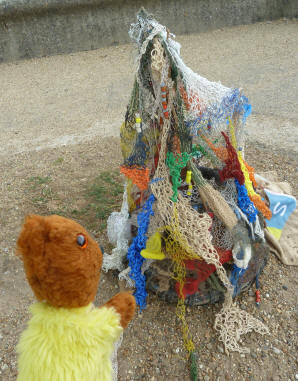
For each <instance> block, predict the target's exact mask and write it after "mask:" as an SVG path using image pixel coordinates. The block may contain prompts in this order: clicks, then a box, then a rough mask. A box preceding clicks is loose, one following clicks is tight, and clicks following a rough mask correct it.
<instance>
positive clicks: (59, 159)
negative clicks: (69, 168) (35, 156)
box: [54, 157, 64, 165]
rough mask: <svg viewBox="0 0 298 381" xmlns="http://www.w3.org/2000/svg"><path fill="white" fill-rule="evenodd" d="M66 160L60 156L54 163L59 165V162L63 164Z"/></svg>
mask: <svg viewBox="0 0 298 381" xmlns="http://www.w3.org/2000/svg"><path fill="white" fill-rule="evenodd" d="M63 161H64V159H63V157H58V158H57V159H56V160H55V161H54V164H55V165H59V164H62V163H63Z"/></svg>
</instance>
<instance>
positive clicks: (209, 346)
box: [206, 343, 212, 351]
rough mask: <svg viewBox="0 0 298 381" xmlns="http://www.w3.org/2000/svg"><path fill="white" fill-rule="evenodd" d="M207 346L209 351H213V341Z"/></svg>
mask: <svg viewBox="0 0 298 381" xmlns="http://www.w3.org/2000/svg"><path fill="white" fill-rule="evenodd" d="M206 347H207V349H208V350H209V351H211V349H212V344H211V343H208V344H207V345H206Z"/></svg>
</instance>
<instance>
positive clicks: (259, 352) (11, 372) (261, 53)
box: [0, 20, 298, 381]
mask: <svg viewBox="0 0 298 381" xmlns="http://www.w3.org/2000/svg"><path fill="white" fill-rule="evenodd" d="M295 31H296V32H297V22H294V21H286V20H283V21H279V22H275V23H269V24H268V23H261V24H256V25H255V26H244V27H236V28H230V29H225V30H222V31H215V32H210V33H206V34H202V35H200V36H197V37H196V38H195V36H193V37H192V36H184V37H181V38H179V41H180V42H182V45H183V47H185V53H186V55H187V57H188V59H186V62H187V63H188V64H191V66H192V67H193V68H194V69H195V70H198V71H199V68H200V67H201V70H200V73H201V74H202V75H206V76H207V77H208V78H210V79H218V78H221V79H222V82H223V83H226V84H227V85H229V86H231V82H232V81H233V82H234V84H235V85H237V82H239V83H240V85H241V84H242V83H243V85H242V86H243V87H244V85H245V84H246V83H247V90H248V91H247V93H248V95H249V96H250V98H251V100H252V103H253V107H254V109H255V110H256V111H255V113H254V114H253V115H252V119H253V120H254V121H255V122H254V121H252V122H249V123H250V124H248V137H249V141H248V143H247V148H246V159H247V161H248V163H250V164H251V165H253V166H254V167H255V168H256V170H257V172H258V171H266V170H272V169H274V170H276V171H277V172H278V175H279V178H280V180H281V181H283V180H286V181H288V182H289V183H290V184H291V185H292V187H293V194H294V195H296V197H297V190H298V176H297V168H298V165H297V164H298V160H297V147H296V145H295V139H296V137H297V135H298V132H297V125H298V123H297V109H295V108H293V102H294V99H295V97H296V100H295V101H297V96H296V95H297V93H296V91H297V87H295V86H297V83H298V82H297V80H296V81H295V80H294V78H297V68H296V69H295V70H296V71H295V70H294V68H293V67H294V65H293V55H294V54H295V48H294V44H293V36H294V34H295ZM296 35H297V33H296ZM215 41H217V43H215ZM244 42H245V43H246V47H247V46H248V47H252V46H253V43H256V46H257V48H256V50H255V56H254V58H255V63H254V68H252V65H253V63H252V61H251V59H252V58H251V56H252V55H251V54H250V53H247V54H244V53H243V52H244V51H246V49H243V44H244ZM192 44H193V45H192ZM196 44H198V45H196ZM208 44H209V45H208ZM235 44H236V45H235ZM237 44H238V45H237ZM202 45H203V46H205V47H206V46H210V50H209V51H210V53H208V50H207V53H208V54H207V53H206V50H203V51H202V54H201V52H200V57H199V58H197V59H195V58H194V56H195V55H194V54H193V52H194V51H199V50H198V47H199V46H202ZM229 46H230V47H231V49H232V51H233V52H234V53H235V54H236V52H237V47H238V48H239V50H240V49H242V53H243V54H241V52H238V56H237V60H234V61H233V60H232V59H230V58H229V54H228V53H227V52H226V49H227V47H229ZM274 46H277V47H278V48H277V50H276V49H274ZM129 49H131V48H130V47H129V46H128V47H119V48H109V49H103V50H100V51H97V52H88V53H78V54H77V55H71V56H61V57H50V58H46V59H41V60H33V61H28V62H21V63H17V64H9V65H7V64H5V65H0V80H1V84H4V85H3V86H2V88H5V89H7V93H6V94H7V95H8V96H7V97H6V98H5V100H4V102H3V103H2V105H0V115H1V118H2V119H1V121H0V139H1V141H5V142H7V143H6V144H2V146H1V150H0V157H1V166H2V175H3V176H2V181H1V187H0V220H1V229H0V242H1V248H0V380H2V381H13V380H15V379H16V373H17V370H16V355H15V345H16V343H17V341H18V339H19V335H20V332H22V330H23V329H24V327H25V324H26V321H27V320H28V318H29V316H28V306H29V305H30V304H31V303H32V302H33V301H34V297H33V295H32V292H31V289H30V288H29V286H28V285H27V282H26V280H25V276H24V272H23V267H22V264H21V262H20V261H19V260H18V259H17V258H16V257H15V256H14V254H13V252H14V247H15V242H16V238H17V236H18V232H19V230H20V225H21V222H22V220H23V217H24V215H25V214H27V213H40V214H48V213H62V214H63V215H65V216H68V217H73V214H72V210H73V209H77V210H81V211H83V210H84V208H85V207H86V204H87V203H88V200H87V199H86V197H85V194H86V193H85V190H86V187H87V186H88V184H90V183H92V181H93V180H94V178H95V177H96V176H97V175H98V174H99V173H100V172H102V171H105V170H111V169H116V168H118V166H119V163H120V161H121V156H120V150H119V139H118V138H117V137H111V136H107V135H117V132H111V131H116V127H113V126H116V125H117V128H118V126H119V122H120V121H121V118H122V115H123V111H124V109H125V103H126V101H127V97H128V95H129V91H130V85H131V74H130V75H127V73H131V67H129V63H128V61H127V62H126V63H125V64H124V63H123V62H124V61H125V59H124V57H125V56H126V55H127V53H128V52H129ZM296 51H297V49H296ZM211 52H214V53H212V54H214V56H215V58H214V56H212V54H211ZM220 52H222V54H221V55H220ZM248 52H249V50H248ZM278 52H282V54H288V55H286V56H282V54H280V57H278V56H277V55H278ZM202 55H204V56H203V57H202ZM196 56H198V54H196ZM100 57H101V58H100ZM217 57H218V58H217ZM289 57H290V58H289ZM123 59H124V61H123ZM111 60H112V61H111ZM191 60H193V61H191ZM208 60H209V61H208ZM227 60H229V61H228V62H229V64H230V66H229V65H224V63H225V62H226V61H227ZM210 61H211V63H212V64H210ZM246 61H247V62H246ZM111 62H112V63H113V62H116V63H117V64H115V65H111ZM53 63H55V64H57V65H58V66H53ZM208 63H209V65H208ZM108 64H110V65H109V67H108V68H107V65H108ZM120 64H123V66H122V70H120V71H119V70H118V69H119V66H117V65H120ZM258 64H259V66H258ZM59 65H60V66H59ZM126 65H128V66H126ZM120 66H121V65H120ZM208 66H209V68H208ZM59 68H60V69H61V72H60V71H59ZM62 69H63V70H62ZM266 69H267V71H266ZM98 70H102V73H103V74H102V78H101V82H100V83H99V84H98V83H97V80H96V73H98ZM250 70H251V71H250ZM208 71H209V73H208ZM99 72H100V71H99ZM107 73H108V74H107ZM285 73H286V76H285ZM208 74H209V75H208ZM82 76H83V77H82ZM56 77H57V79H56ZM90 77H91V79H90ZM63 78H64V79H63ZM82 78H83V79H84V80H85V82H84V80H83V81H82ZM111 78H112V79H113V81H112V79H111ZM284 78H286V82H287V83H288V85H289V87H287V88H283V87H282V85H281V84H282V83H283V82H284ZM269 79H272V81H269ZM66 82H67V83H68V86H65V83H66ZM108 83H110V84H108ZM104 84H105V85H104ZM262 85H263V86H262ZM290 85H291V86H290ZM272 88H273V89H274V92H273V93H274V94H275V95H276V96H272V97H271V98H270V97H269V94H272ZM289 88H290V90H289ZM64 89H68V90H67V91H64ZM104 89H106V91H105V90H104ZM116 89H117V90H116ZM261 89H262V91H260V90H261ZM109 94H110V95H109ZM58 95H60V96H58ZM94 97H95V100H94ZM118 97H119V99H120V101H119V102H118V103H117V99H118ZM95 104H96V105H97V108H95V109H94V105H95ZM101 117H102V118H101ZM104 117H105V118H104ZM99 118H101V119H99ZM99 120H100V122H99ZM281 120H282V123H292V124H291V126H292V127H291V133H289V131H288V130H284V131H283V130H282V129H280V123H281ZM87 121H88V122H87ZM262 121H263V123H261V122H262ZM270 121H272V125H270V127H271V129H269V130H268V127H267V129H266V128H262V126H267V124H266V123H269V122H270ZM254 123H255V124H254ZM260 123H261V124H260ZM103 125H104V126H105V127H106V130H105V129H103V128H102V126H103ZM40 126H42V128H41V127H40ZM108 126H109V127H110V126H111V130H110V129H108ZM258 128H259V130H258ZM107 131H110V132H108V133H107ZM258 131H262V133H261V134H259V133H258ZM269 138H270V139H269ZM274 139H275V140H274ZM34 178H35V179H36V178H40V179H49V181H48V183H45V184H43V185H42V186H41V185H40V186H39V185H38V186H37V185H36V183H35V182H34ZM76 219H77V220H78V221H79V222H80V223H82V224H84V225H85V226H87V227H88V228H89V230H90V231H91V233H92V234H93V235H94V236H95V238H96V239H97V240H98V241H99V242H100V243H101V244H103V245H104V246H105V248H106V249H107V250H109V249H110V247H109V246H108V245H107V243H106V234H105V232H102V233H99V226H98V225H97V223H96V221H94V220H93V221H92V220H91V218H90V216H89V215H88V214H84V213H81V214H80V215H78V216H76ZM260 282H261V294H262V302H261V306H260V308H259V309H257V308H256V307H255V303H254V296H253V293H252V292H251V291H249V292H247V293H245V294H243V295H242V296H241V297H239V304H240V306H241V308H243V309H245V310H246V311H248V312H250V313H252V314H253V315H254V316H255V317H257V318H259V319H261V320H262V321H264V322H265V323H266V324H267V325H268V327H269V329H270V334H269V335H266V336H259V335H257V334H254V333H252V334H248V335H246V336H245V337H244V338H243V344H244V345H246V346H248V347H249V348H250V353H249V354H247V355H239V354H237V353H231V354H230V356H226V355H225V354H224V353H223V346H222V344H221V343H220V342H219V341H218V339H217V334H216V333H215V331H214V330H213V328H212V326H213V322H214V316H215V314H216V312H217V311H219V309H220V305H214V306H205V307H192V308H187V321H188V323H189V326H190V330H191V332H192V334H193V339H194V343H195V345H196V348H197V351H198V369H199V380H200V381H208V380H209V381H224V380H233V381H234V380H235V381H253V380H254V381H262V380H263V381H289V380H290V381H294V380H296V379H298V369H297V362H296V357H297V351H296V348H297V335H296V333H297V324H296V321H297V277H296V269H295V268H294V267H288V266H284V265H282V264H281V263H280V262H279V261H278V260H277V259H276V258H275V257H274V256H271V257H270V260H269V264H268V265H267V267H266V268H265V270H264V273H263V275H262V276H261V278H260ZM118 291H119V286H118V283H117V279H116V278H115V276H114V275H113V274H112V273H108V274H103V275H102V278H101V282H100V286H99V291H98V295H97V298H96V304H97V305H100V304H101V303H103V302H104V301H105V300H107V299H108V298H110V297H111V296H112V295H114V294H115V293H117V292H118ZM175 316H176V315H175V306H173V305H168V304H165V303H163V302H161V301H159V300H158V299H157V298H156V297H155V296H154V295H150V296H149V300H148V308H147V309H146V310H145V311H144V312H143V314H142V315H138V316H136V318H135V319H134V321H133V323H132V324H131V325H130V326H129V327H128V329H127V330H126V332H125V335H124V340H123V344H122V346H121V348H120V351H119V356H118V357H119V381H124V380H129V381H136V380H149V381H161V380H165V379H168V380H188V379H189V376H188V365H187V362H186V359H185V353H184V350H183V343H182V339H181V333H180V328H179V323H178V322H177V320H176V317H175ZM296 374H297V376H296ZM28 381H29V380H28Z"/></svg>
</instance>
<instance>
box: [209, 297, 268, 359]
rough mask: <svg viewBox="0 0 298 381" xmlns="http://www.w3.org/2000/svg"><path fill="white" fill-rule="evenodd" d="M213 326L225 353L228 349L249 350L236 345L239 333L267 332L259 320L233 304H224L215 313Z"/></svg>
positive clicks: (243, 351)
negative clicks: (219, 310) (218, 311)
mask: <svg viewBox="0 0 298 381" xmlns="http://www.w3.org/2000/svg"><path fill="white" fill-rule="evenodd" d="M214 328H215V329H216V330H217V331H218V333H219V340H220V341H222V342H223V343H224V346H225V351H226V353H227V354H228V353H229V351H236V352H240V353H248V352H249V349H248V348H243V347H239V345H238V341H239V340H240V337H241V335H244V334H246V333H248V332H252V331H255V332H257V333H259V334H262V335H264V334H268V333H269V330H268V328H267V327H266V326H265V325H264V324H263V323H262V322H261V321H259V320H258V319H256V318H254V317H252V316H251V315H249V314H248V313H247V312H245V311H242V310H240V309H239V308H238V307H236V306H235V304H232V305H231V304H230V305H226V304H225V305H224V307H223V309H222V310H221V312H220V313H218V314H217V315H216V318H215V323H214Z"/></svg>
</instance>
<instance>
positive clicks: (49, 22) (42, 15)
mask: <svg viewBox="0 0 298 381" xmlns="http://www.w3.org/2000/svg"><path fill="white" fill-rule="evenodd" d="M297 4H298V2H297V0H164V1H160V0H142V1H141V0H0V62H4V61H13V60H19V59H27V58H32V57H42V56H46V55H54V54H60V53H70V52H75V51H81V50H90V49H97V48H100V47H103V46H107V45H113V44H121V43H126V42H128V41H129V37H128V33H127V32H128V29H129V25H130V24H131V23H132V22H134V21H135V14H136V12H137V11H138V10H139V8H140V7H141V6H144V7H145V8H146V9H147V11H149V12H150V13H153V14H154V16H155V18H156V19H157V20H159V21H160V22H161V23H162V24H164V25H167V26H168V27H169V29H170V30H171V31H172V32H173V33H175V34H184V33H198V32H203V31H207V30H210V29H217V28H221V27H224V26H232V25H239V24H248V23H254V22H258V21H263V20H273V19H277V18H281V17H289V18H293V17H297V15H298V5H297Z"/></svg>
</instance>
